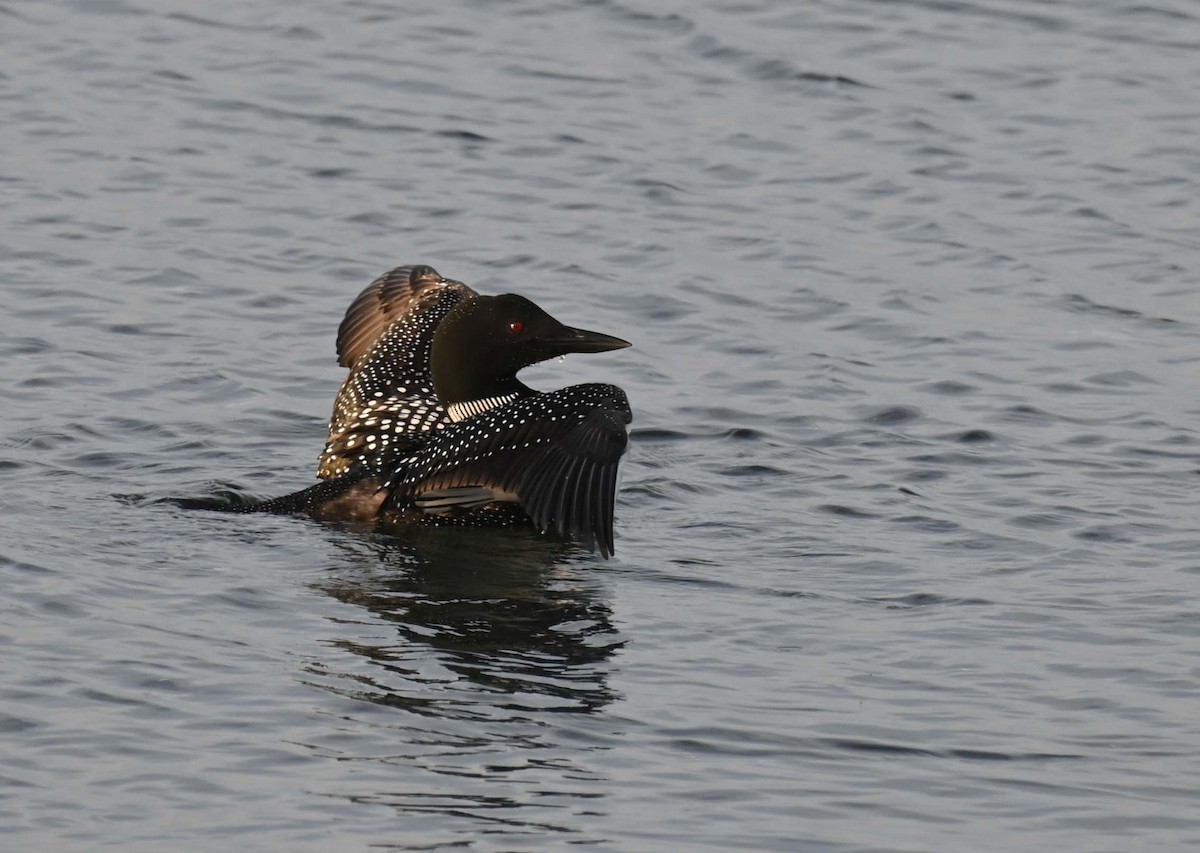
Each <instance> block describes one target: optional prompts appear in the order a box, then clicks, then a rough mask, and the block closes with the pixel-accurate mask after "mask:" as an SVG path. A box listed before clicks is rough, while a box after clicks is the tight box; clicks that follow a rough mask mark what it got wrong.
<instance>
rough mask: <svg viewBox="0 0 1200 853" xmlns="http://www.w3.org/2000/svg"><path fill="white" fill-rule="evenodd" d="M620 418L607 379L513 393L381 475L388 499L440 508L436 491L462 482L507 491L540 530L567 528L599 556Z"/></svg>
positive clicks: (618, 398)
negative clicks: (385, 475) (524, 394)
mask: <svg viewBox="0 0 1200 853" xmlns="http://www.w3.org/2000/svg"><path fill="white" fill-rule="evenodd" d="M551 414H552V416H551ZM629 420H630V413H629V403H628V401H627V400H626V399H625V394H624V392H623V391H621V390H620V389H619V388H616V387H615V386H611V385H577V386H573V387H571V388H564V389H562V390H561V391H552V392H549V393H547V394H538V395H535V396H533V397H525V398H521V399H518V400H516V401H514V402H512V403H509V404H507V405H505V406H500V407H497V408H496V409H492V410H489V411H488V412H485V413H483V414H481V415H478V416H476V417H474V418H470V419H468V420H466V421H463V422H461V423H459V424H449V425H447V426H446V427H445V428H444V429H443V430H442V431H441V432H440V433H439V434H438V435H437V436H436V437H435V438H434V439H433V440H432V441H431V442H430V443H429V444H428V445H427V446H425V447H423V448H421V449H420V450H419V451H417V452H415V453H413V454H411V455H410V456H409V457H408V458H406V459H405V460H403V461H402V462H401V463H400V464H399V466H398V470H397V471H396V472H395V473H394V474H393V475H392V477H391V478H390V479H389V480H388V481H387V483H385V486H384V488H385V489H386V490H388V491H389V496H388V501H387V506H388V507H389V508H391V509H404V508H406V507H412V506H413V505H416V506H420V505H421V504H422V503H423V502H429V503H430V504H431V505H432V502H434V501H437V502H438V505H439V506H440V505H441V503H442V501H444V495H445V490H448V489H462V490H464V491H463V492H462V495H463V496H464V497H466V496H467V495H468V494H469V493H468V492H466V491H465V490H466V489H469V488H472V487H475V488H482V489H490V490H491V491H492V493H493V494H496V495H498V496H499V495H511V496H512V497H513V498H515V500H516V502H517V503H518V504H520V506H521V507H522V509H524V510H525V512H526V513H527V514H528V515H529V517H530V518H531V519H532V520H533V523H534V524H535V525H536V526H537V527H538V528H539V529H540V530H542V531H548V530H555V531H557V532H559V533H562V534H569V535H571V536H574V537H575V538H576V539H578V540H579V542H580V543H581V544H583V545H585V546H587V547H591V548H595V549H597V550H599V551H600V552H601V554H603V555H604V556H606V557H607V556H609V555H610V554H612V552H613V534H612V523H613V513H612V509H613V502H614V500H615V488H616V470H617V465H618V462H619V461H620V458H621V455H622V454H623V453H624V452H625V449H626V446H627V444H628V435H627V433H626V429H625V425H626V424H627V423H629ZM453 448H457V449H453ZM455 454H457V455H455Z"/></svg>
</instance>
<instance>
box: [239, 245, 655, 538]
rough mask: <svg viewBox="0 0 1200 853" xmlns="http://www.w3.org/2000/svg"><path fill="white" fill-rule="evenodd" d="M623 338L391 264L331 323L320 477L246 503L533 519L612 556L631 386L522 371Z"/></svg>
mask: <svg viewBox="0 0 1200 853" xmlns="http://www.w3.org/2000/svg"><path fill="white" fill-rule="evenodd" d="M628 346H630V344H629V343H628V342H627V341H624V340H621V339H620V338H615V337H612V336H611V335H605V334H601V333H599V332H590V331H586V330H584V329H577V328H572V327H570V326H566V325H564V324H563V323H561V322H559V321H558V320H556V319H555V318H554V317H551V316H550V315H549V314H547V313H546V312H545V311H544V310H542V309H541V308H540V307H538V306H537V305H536V304H534V303H533V302H531V301H530V300H528V299H526V298H525V297H523V296H517V295H515V294H504V295H501V296H481V295H479V294H477V293H476V292H475V291H474V290H472V289H471V288H469V287H467V285H465V284H463V283H462V282H458V281H453V280H451V279H445V278H442V276H440V275H439V274H438V273H437V271H436V270H434V269H433V268H432V267H429V266H424V265H421V266H412V267H398V268H396V269H394V270H392V271H391V272H388V273H386V274H384V275H383V276H380V277H379V278H378V279H376V280H375V281H374V282H372V283H371V284H370V285H368V286H367V288H366V289H364V290H363V291H362V293H360V294H359V295H358V297H357V298H355V300H354V301H353V302H352V303H351V305H350V308H349V309H348V310H347V312H346V316H345V319H344V320H343V321H342V324H341V326H340V327H339V329H338V339H337V352H338V361H339V363H340V364H342V365H343V366H345V367H348V368H349V369H350V373H349V375H348V376H347V377H346V379H345V381H344V382H343V383H342V386H341V389H340V390H339V391H338V395H337V398H336V400H335V402H334V408H333V414H332V416H331V418H330V422H329V436H328V440H327V441H326V444H325V449H324V451H323V452H322V454H321V459H320V462H319V465H318V472H317V474H318V477H320V478H321V479H322V480H323V481H324V482H321V483H318V484H317V485H315V486H312V487H310V488H308V489H304V490H303V491H300V492H296V493H294V494H291V495H286V496H284V497H281V498H274V499H272V500H267V501H262V502H260V503H256V504H251V505H248V506H243V507H238V508H235V509H236V511H239V512H280V513H305V514H308V515H312V516H313V517H316V518H321V519H329V520H334V519H348V520H371V519H384V520H392V519H398V520H405V521H416V522H420V523H426V524H472V525H494V524H504V525H508V524H517V523H529V522H530V521H532V523H533V524H534V525H535V526H536V527H537V528H538V529H540V530H542V531H543V532H545V531H548V530H556V531H558V532H560V533H564V534H569V535H571V536H573V537H574V538H575V539H577V540H578V541H579V542H580V543H581V544H583V545H585V546H587V547H589V548H592V549H594V550H598V551H599V552H600V553H601V554H602V555H603V556H605V557H608V556H610V555H611V554H612V553H613V505H614V501H615V497H616V483H617V465H618V463H619V461H620V459H621V456H622V455H623V454H624V452H625V449H626V447H627V445H628V434H627V431H626V425H627V424H628V423H629V422H630V421H631V419H632V413H631V411H630V408H629V401H628V399H627V398H626V396H625V392H624V391H622V390H621V389H620V388H618V387H617V386H615V385H607V384H598V383H590V384H584V385H572V386H568V387H566V388H561V389H558V390H556V391H547V392H541V391H535V390H534V389H532V388H530V387H528V386H527V385H525V384H524V383H522V382H521V381H520V380H519V379H517V373H518V372H519V371H520V370H521V369H523V368H525V367H528V366H529V365H532V364H536V363H538V362H541V361H545V360H546V359H550V358H554V357H556V356H560V355H565V354H567V353H587V352H606V351H608V350H615V349H621V348H624V347H628Z"/></svg>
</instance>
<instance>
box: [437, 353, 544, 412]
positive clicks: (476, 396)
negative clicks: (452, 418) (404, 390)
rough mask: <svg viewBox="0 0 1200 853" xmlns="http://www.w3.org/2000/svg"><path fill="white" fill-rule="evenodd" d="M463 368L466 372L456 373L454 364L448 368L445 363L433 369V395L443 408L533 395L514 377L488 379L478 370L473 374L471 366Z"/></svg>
mask: <svg viewBox="0 0 1200 853" xmlns="http://www.w3.org/2000/svg"><path fill="white" fill-rule="evenodd" d="M461 367H462V368H463V369H461V370H455V369H454V365H453V364H446V359H441V360H440V363H435V365H434V370H433V392H434V393H435V394H437V398H438V401H439V402H440V403H441V404H442V405H443V406H449V405H451V404H452V403H468V402H470V401H472V400H482V399H484V398H485V397H507V396H508V395H510V394H516V395H517V396H518V397H523V396H525V395H526V394H530V393H532V391H533V389H532V388H530V387H529V386H528V385H526V384H525V383H524V382H522V381H521V380H520V379H518V378H517V377H516V376H515V375H512V374H509V375H507V376H487V375H485V374H483V373H482V372H481V371H478V370H477V369H476V370H472V369H471V368H472V365H465V364H464V365H461ZM439 368H441V369H439Z"/></svg>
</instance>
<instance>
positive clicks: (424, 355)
mask: <svg viewBox="0 0 1200 853" xmlns="http://www.w3.org/2000/svg"><path fill="white" fill-rule="evenodd" d="M472 296H475V291H473V290H472V289H471V288H469V287H467V286H466V285H465V284H463V283H462V282H460V281H453V280H452V279H447V278H442V276H440V275H439V274H438V273H437V271H436V270H434V269H433V267H430V266H424V265H417V266H411V267H409V266H404V267H397V268H396V269H394V270H391V271H390V272H387V273H385V274H384V275H381V276H380V277H379V278H377V279H375V281H373V282H371V284H369V285H367V287H366V288H365V289H364V290H363V291H362V292H361V293H360V294H359V295H358V296H357V297H356V298H355V299H354V301H353V302H352V303H351V304H350V307H349V308H348V309H347V310H346V316H345V318H344V319H343V320H342V323H341V326H340V327H339V328H338V338H337V352H338V363H339V364H341V365H343V366H346V367H349V368H350V373H349V375H348V376H347V377H346V379H345V381H343V382H342V387H341V388H340V389H339V390H338V394H337V397H336V398H335V400H334V404H333V414H332V416H331V417H330V419H329V434H328V437H327V439H326V442H325V449H324V450H323V451H322V453H321V459H320V462H319V464H318V468H317V476H318V477H320V478H322V479H331V478H334V477H339V476H341V475H343V474H345V473H346V472H348V471H349V470H350V468H351V466H352V465H354V464H355V463H356V462H367V463H377V462H378V461H380V460H384V459H386V458H388V457H389V455H390V454H391V453H392V452H393V450H394V449H395V448H396V447H398V446H404V445H406V444H407V443H408V442H409V441H410V439H412V438H413V437H414V436H417V435H420V434H422V433H426V432H428V431H430V430H433V429H438V428H440V427H441V426H442V425H444V424H445V423H448V422H449V419H448V417H447V415H446V410H445V408H444V407H443V406H442V405H441V403H439V402H438V399H437V397H436V395H435V394H434V390H433V376H432V373H431V369H430V350H431V348H432V346H433V336H434V333H435V332H436V331H437V327H438V325H439V324H440V323H441V321H442V319H443V318H444V317H445V316H446V314H448V313H449V312H450V310H451V309H452V308H453V307H454V306H455V305H457V304H458V302H460V301H461V300H463V299H466V298H469V297H472Z"/></svg>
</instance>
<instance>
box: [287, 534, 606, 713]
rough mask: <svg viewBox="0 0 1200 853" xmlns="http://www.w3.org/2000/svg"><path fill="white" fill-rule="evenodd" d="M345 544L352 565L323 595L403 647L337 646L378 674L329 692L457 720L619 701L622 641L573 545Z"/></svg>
mask: <svg viewBox="0 0 1200 853" xmlns="http://www.w3.org/2000/svg"><path fill="white" fill-rule="evenodd" d="M340 544H341V545H342V546H343V547H344V548H346V549H347V550H350V551H351V552H352V554H351V559H350V560H347V561H345V562H343V563H342V564H341V565H340V566H339V568H338V569H337V572H336V574H334V575H331V576H330V577H328V578H325V579H323V580H321V581H318V582H316V583H315V584H314V586H315V587H317V588H318V589H320V590H321V591H322V592H324V593H326V594H328V595H330V596H332V597H333V598H336V599H337V600H339V601H342V602H345V603H347V604H355V605H359V606H361V607H364V608H366V609H367V610H369V611H370V612H371V614H372V615H373V616H375V617H377V618H378V619H379V620H382V621H384V622H387V623H389V624H390V625H393V626H395V629H396V631H397V633H398V635H399V640H400V641H399V642H393V641H390V640H389V639H387V638H384V640H383V642H381V643H379V644H374V643H367V642H364V641H363V640H362V639H349V638H346V639H337V640H332V641H331V642H330V644H331V645H333V646H334V647H337V648H341V649H344V650H346V651H349V652H353V653H354V654H356V655H360V656H362V657H363V658H365V659H366V660H367V661H369V662H370V663H371V664H372V665H373V666H372V667H371V668H370V669H369V670H368V671H367V672H366V673H363V672H359V673H357V674H353V675H352V674H349V673H344V674H342V675H341V677H337V676H335V675H334V673H332V672H330V671H328V670H326V669H324V668H323V667H318V669H320V670H322V671H321V672H320V673H319V674H320V675H323V676H324V678H322V680H321V686H323V687H325V688H326V689H330V690H333V691H335V692H338V693H340V694H342V695H346V696H350V697H354V698H357V699H361V700H367V701H370V702H375V703H378V704H382V705H392V706H398V707H405V708H408V709H409V710H413V711H422V712H423V713H427V714H439V715H442V714H446V715H449V716H452V717H464V716H466V717H470V716H473V715H474V714H476V713H486V716H488V717H491V718H494V717H495V709H496V708H497V707H503V708H505V709H507V710H509V711H535V710H536V711H538V712H546V711H569V712H589V711H593V710H596V709H597V708H600V707H602V706H604V705H606V704H607V703H608V702H610V701H611V700H612V698H613V696H612V691H611V689H610V688H609V686H608V684H607V669H606V662H607V661H608V659H609V658H610V657H611V656H612V654H613V653H614V652H615V651H616V650H617V649H618V648H620V646H621V645H622V641H621V640H620V639H619V637H618V635H617V631H616V629H615V628H614V627H613V625H612V611H611V609H610V607H609V605H608V604H607V602H605V601H604V600H603V599H602V598H601V597H599V596H598V595H597V593H598V592H599V590H600V584H599V583H598V582H597V580H596V578H595V577H594V576H589V573H590V572H591V571H593V570H594V569H593V567H592V565H590V564H592V563H593V561H592V560H591V559H590V558H589V557H587V556H585V555H582V554H581V553H580V552H579V550H578V548H577V547H576V546H574V545H572V544H571V543H569V542H566V541H563V540H557V539H554V538H551V537H546V536H541V535H539V534H537V533H535V532H532V531H528V530H521V529H516V530H514V529H478V528H458V529H455V530H453V531H449V530H441V529H425V528H417V529H414V528H412V527H404V528H397V529H395V530H393V531H387V532H386V533H385V532H382V530H381V531H380V532H376V533H374V534H373V535H371V536H370V537H368V538H366V539H364V538H362V537H361V536H360V535H356V536H355V537H354V538H348V539H346V540H342V542H341V543H340ZM575 559H578V560H580V561H581V563H582V565H579V566H578V567H577V566H576V565H574V564H573V560H575ZM375 624H378V623H375ZM311 674H312V675H317V674H318V672H317V671H313V672H312V673H311ZM331 676H333V679H332V681H331V680H330V677H331ZM397 679H398V680H397ZM347 681H350V682H351V684H347V683H346V682H347ZM464 681H465V683H464ZM497 694H500V695H497ZM485 709H487V710H486V711H485Z"/></svg>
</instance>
